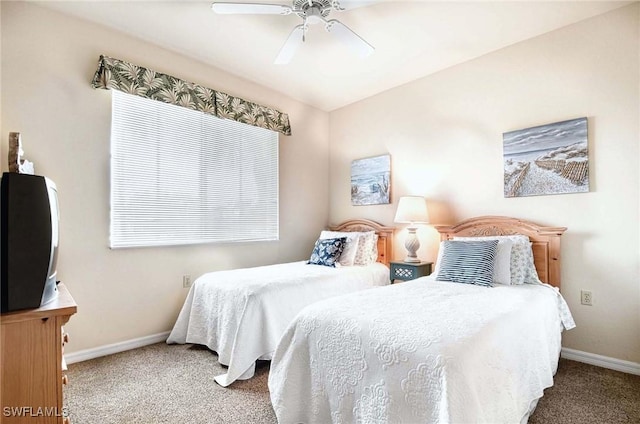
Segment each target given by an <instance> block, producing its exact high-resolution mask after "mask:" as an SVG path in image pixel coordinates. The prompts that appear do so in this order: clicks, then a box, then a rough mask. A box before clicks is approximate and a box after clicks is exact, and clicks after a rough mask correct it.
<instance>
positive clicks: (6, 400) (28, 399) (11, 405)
mask: <svg viewBox="0 0 640 424" xmlns="http://www.w3.org/2000/svg"><path fill="white" fill-rule="evenodd" d="M77 309H78V308H77V305H76V302H75V301H74V300H73V297H71V294H70V293H69V291H68V290H67V288H66V287H65V286H64V284H58V297H57V298H56V299H55V300H53V301H51V302H49V303H48V304H46V305H44V306H42V307H40V308H38V309H26V310H23V311H16V312H9V313H6V314H2V316H1V317H0V324H1V326H2V329H1V334H0V337H1V338H0V343H1V344H0V350H1V352H0V353H1V356H0V363H1V368H0V372H1V375H0V380H1V381H2V383H1V384H2V392H1V397H2V410H0V422H2V423H7V424H13V423H56V424H64V423H69V419H68V417H67V416H66V415H67V414H66V411H65V410H64V409H63V405H62V389H63V386H64V385H65V384H66V383H67V376H66V375H65V374H64V369H66V365H65V364H64V358H63V355H62V354H63V350H64V344H65V343H66V342H67V340H68V336H67V335H66V334H64V332H63V329H62V326H63V325H64V324H65V323H66V322H67V321H69V318H70V317H71V315H73V314H75V313H76V311H77Z"/></svg>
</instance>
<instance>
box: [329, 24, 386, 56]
mask: <svg viewBox="0 0 640 424" xmlns="http://www.w3.org/2000/svg"><path fill="white" fill-rule="evenodd" d="M326 29H327V31H328V32H330V33H331V34H334V35H335V36H336V37H337V38H338V39H339V40H340V41H342V42H343V43H344V44H346V45H347V47H349V48H350V49H351V50H353V51H354V52H355V53H356V54H357V55H358V56H360V57H367V56H369V55H370V54H371V53H373V51H374V50H375V48H374V47H373V46H372V45H371V44H369V43H367V42H366V41H365V40H364V38H362V37H360V36H359V35H358V34H356V33H355V32H353V31H352V30H351V29H350V28H349V27H348V26H346V25H345V24H343V23H342V22H340V21H338V20H336V19H331V20H330V21H327V26H326Z"/></svg>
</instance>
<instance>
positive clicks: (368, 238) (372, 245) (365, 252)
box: [353, 231, 378, 265]
mask: <svg viewBox="0 0 640 424" xmlns="http://www.w3.org/2000/svg"><path fill="white" fill-rule="evenodd" d="M377 243H378V236H377V235H376V233H375V231H367V232H364V233H360V237H359V239H358V250H357V252H356V257H355V259H354V261H353V263H354V265H369V264H372V263H374V262H375V261H376V260H378V254H377V251H378V246H377ZM374 249H375V251H376V256H375V258H374V259H373V260H372V258H373V253H374Z"/></svg>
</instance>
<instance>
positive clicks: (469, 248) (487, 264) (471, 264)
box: [436, 240, 498, 287]
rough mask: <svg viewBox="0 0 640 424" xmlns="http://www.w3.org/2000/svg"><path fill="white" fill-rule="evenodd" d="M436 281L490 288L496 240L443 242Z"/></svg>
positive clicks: (496, 245)
mask: <svg viewBox="0 0 640 424" xmlns="http://www.w3.org/2000/svg"><path fill="white" fill-rule="evenodd" d="M442 243H444V249H443V250H444V252H443V253H442V264H441V266H440V272H439V273H438V275H437V276H436V280H437V281H452V282H454V283H464V284H475V285H478V286H485V287H491V286H492V285H493V284H492V279H493V268H494V264H495V257H496V248H497V247H498V240H487V241H452V240H445V241H443V242H442Z"/></svg>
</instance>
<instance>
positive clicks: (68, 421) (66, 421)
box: [62, 417, 71, 424]
mask: <svg viewBox="0 0 640 424" xmlns="http://www.w3.org/2000/svg"><path fill="white" fill-rule="evenodd" d="M62 424H71V418H69V417H64V418H63V419H62Z"/></svg>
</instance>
